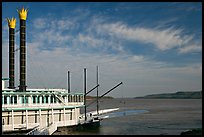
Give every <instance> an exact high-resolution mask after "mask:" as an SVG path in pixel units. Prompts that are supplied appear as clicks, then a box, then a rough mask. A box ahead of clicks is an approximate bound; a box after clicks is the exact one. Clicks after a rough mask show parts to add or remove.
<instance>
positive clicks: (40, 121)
mask: <svg viewBox="0 0 204 137" xmlns="http://www.w3.org/2000/svg"><path fill="white" fill-rule="evenodd" d="M39 123H40V127H42V124H41V123H42V119H41V109H40V110H39Z"/></svg>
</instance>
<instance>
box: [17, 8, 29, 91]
mask: <svg viewBox="0 0 204 137" xmlns="http://www.w3.org/2000/svg"><path fill="white" fill-rule="evenodd" d="M17 11H18V14H19V18H20V85H19V91H21V92H25V91H26V18H27V12H28V9H24V8H22V9H21V10H17Z"/></svg>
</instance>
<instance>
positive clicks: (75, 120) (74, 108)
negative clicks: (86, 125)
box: [74, 107, 77, 124]
mask: <svg viewBox="0 0 204 137" xmlns="http://www.w3.org/2000/svg"><path fill="white" fill-rule="evenodd" d="M74 117H75V123H76V124H77V115H76V107H75V108H74Z"/></svg>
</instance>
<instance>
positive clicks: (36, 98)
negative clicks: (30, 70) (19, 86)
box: [35, 95, 38, 105]
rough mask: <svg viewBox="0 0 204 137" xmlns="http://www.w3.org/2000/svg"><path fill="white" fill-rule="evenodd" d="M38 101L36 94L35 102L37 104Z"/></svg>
mask: <svg viewBox="0 0 204 137" xmlns="http://www.w3.org/2000/svg"><path fill="white" fill-rule="evenodd" d="M37 101H38V95H37V96H36V97H35V104H36V105H37V103H38V102H37Z"/></svg>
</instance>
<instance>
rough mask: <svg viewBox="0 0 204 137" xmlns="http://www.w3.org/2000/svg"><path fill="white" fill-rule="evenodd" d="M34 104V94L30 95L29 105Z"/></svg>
mask: <svg viewBox="0 0 204 137" xmlns="http://www.w3.org/2000/svg"><path fill="white" fill-rule="evenodd" d="M31 104H33V95H30V97H28V105H31Z"/></svg>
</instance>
